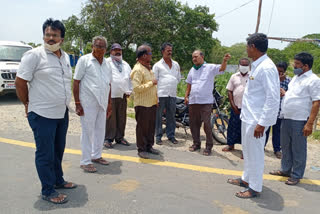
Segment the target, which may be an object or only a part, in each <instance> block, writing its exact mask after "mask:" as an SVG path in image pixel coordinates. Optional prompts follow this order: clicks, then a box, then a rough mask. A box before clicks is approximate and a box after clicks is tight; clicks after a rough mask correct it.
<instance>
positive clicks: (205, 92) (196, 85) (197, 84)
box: [186, 64, 224, 104]
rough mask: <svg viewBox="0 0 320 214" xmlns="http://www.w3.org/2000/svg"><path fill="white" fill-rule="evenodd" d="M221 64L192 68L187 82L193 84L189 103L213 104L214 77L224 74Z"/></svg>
mask: <svg viewBox="0 0 320 214" xmlns="http://www.w3.org/2000/svg"><path fill="white" fill-rule="evenodd" d="M220 67H221V65H215V64H203V65H202V66H201V68H199V69H198V70H196V69H194V68H193V67H192V68H191V69H190V71H189V74H188V77H187V80H186V82H187V83H189V84H190V85H191V91H190V95H189V104H212V103H213V94H212V91H213V85H214V77H215V76H216V75H220V74H223V73H224V72H223V71H219V70H220Z"/></svg>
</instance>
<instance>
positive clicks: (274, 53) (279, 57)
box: [267, 48, 289, 64]
mask: <svg viewBox="0 0 320 214" xmlns="http://www.w3.org/2000/svg"><path fill="white" fill-rule="evenodd" d="M267 54H268V56H269V57H270V58H271V59H272V61H273V62H274V64H277V63H279V62H286V63H288V64H289V58H288V56H287V55H286V54H285V53H284V52H283V51H281V50H279V49H275V48H269V49H268V51H267Z"/></svg>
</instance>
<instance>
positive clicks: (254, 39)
mask: <svg viewBox="0 0 320 214" xmlns="http://www.w3.org/2000/svg"><path fill="white" fill-rule="evenodd" d="M247 44H248V45H254V46H255V48H257V49H258V50H259V51H260V52H262V53H266V52H267V50H268V37H267V35H265V34H263V33H254V34H252V35H250V36H249V37H248V38H247Z"/></svg>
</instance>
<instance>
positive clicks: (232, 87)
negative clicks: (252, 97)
mask: <svg viewBox="0 0 320 214" xmlns="http://www.w3.org/2000/svg"><path fill="white" fill-rule="evenodd" d="M248 78H249V74H248V73H247V74H246V75H245V76H242V74H241V73H240V72H237V73H235V74H232V76H231V78H230V80H229V82H228V84H227V87H226V88H227V90H229V91H232V94H233V102H234V104H235V105H236V106H237V107H238V108H240V109H241V107H242V97H243V93H244V89H245V88H246V84H247V81H248Z"/></svg>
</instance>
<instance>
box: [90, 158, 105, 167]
mask: <svg viewBox="0 0 320 214" xmlns="http://www.w3.org/2000/svg"><path fill="white" fill-rule="evenodd" d="M91 161H92V162H94V163H99V164H101V165H109V162H108V161H106V160H105V159H103V158H102V157H101V158H97V159H91Z"/></svg>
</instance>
